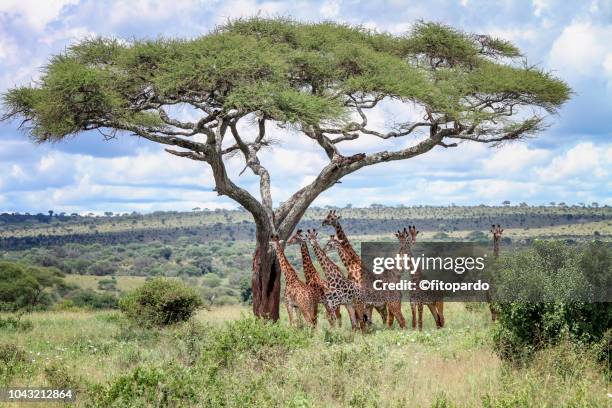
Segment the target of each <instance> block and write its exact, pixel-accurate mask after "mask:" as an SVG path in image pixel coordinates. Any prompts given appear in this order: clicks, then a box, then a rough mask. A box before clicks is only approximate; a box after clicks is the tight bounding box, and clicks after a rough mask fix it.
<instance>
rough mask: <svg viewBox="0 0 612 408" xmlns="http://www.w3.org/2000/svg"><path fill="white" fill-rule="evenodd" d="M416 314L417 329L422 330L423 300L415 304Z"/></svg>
mask: <svg viewBox="0 0 612 408" xmlns="http://www.w3.org/2000/svg"><path fill="white" fill-rule="evenodd" d="M417 314H418V320H419V323H418V324H419V331H423V302H419V304H418V305H417Z"/></svg>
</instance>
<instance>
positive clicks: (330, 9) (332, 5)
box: [319, 0, 340, 18]
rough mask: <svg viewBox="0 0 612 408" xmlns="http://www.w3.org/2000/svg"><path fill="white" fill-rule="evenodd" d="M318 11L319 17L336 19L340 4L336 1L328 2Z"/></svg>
mask: <svg viewBox="0 0 612 408" xmlns="http://www.w3.org/2000/svg"><path fill="white" fill-rule="evenodd" d="M319 10H320V12H321V15H322V16H323V17H325V18H333V17H336V16H337V15H338V14H339V13H340V2H339V1H337V0H328V1H326V2H324V3H323V5H321V8H320V9H319Z"/></svg>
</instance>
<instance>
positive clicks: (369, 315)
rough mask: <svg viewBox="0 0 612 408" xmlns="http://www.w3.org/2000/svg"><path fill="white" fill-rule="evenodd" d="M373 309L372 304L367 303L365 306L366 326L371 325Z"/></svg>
mask: <svg viewBox="0 0 612 408" xmlns="http://www.w3.org/2000/svg"><path fill="white" fill-rule="evenodd" d="M373 309H374V306H371V305H368V306H367V307H366V323H367V324H368V326H372V310H373Z"/></svg>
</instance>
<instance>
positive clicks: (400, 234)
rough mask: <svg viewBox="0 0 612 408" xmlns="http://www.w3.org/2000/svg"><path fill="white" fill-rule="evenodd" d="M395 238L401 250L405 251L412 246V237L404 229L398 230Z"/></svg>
mask: <svg viewBox="0 0 612 408" xmlns="http://www.w3.org/2000/svg"><path fill="white" fill-rule="evenodd" d="M395 237H396V238H397V239H398V241H399V243H400V247H401V248H403V249H407V248H409V247H410V246H411V245H412V237H411V236H410V232H409V231H408V230H407V229H406V228H404V229H403V230H402V231H399V230H398V231H397V232H396V233H395Z"/></svg>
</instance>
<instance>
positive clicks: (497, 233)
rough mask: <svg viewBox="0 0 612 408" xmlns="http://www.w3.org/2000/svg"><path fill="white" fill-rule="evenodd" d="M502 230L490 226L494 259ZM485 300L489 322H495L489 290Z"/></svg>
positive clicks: (498, 226) (497, 255)
mask: <svg viewBox="0 0 612 408" xmlns="http://www.w3.org/2000/svg"><path fill="white" fill-rule="evenodd" d="M503 232H504V230H503V229H502V228H501V227H500V225H499V224H497V226H495V224H492V225H491V233H492V234H493V256H495V258H497V257H499V243H500V241H501V236H502V233H503ZM486 300H487V303H488V304H489V310H490V311H491V320H492V321H496V320H497V310H495V306H494V305H493V302H492V300H491V289H489V290H488V291H487V293H486Z"/></svg>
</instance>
